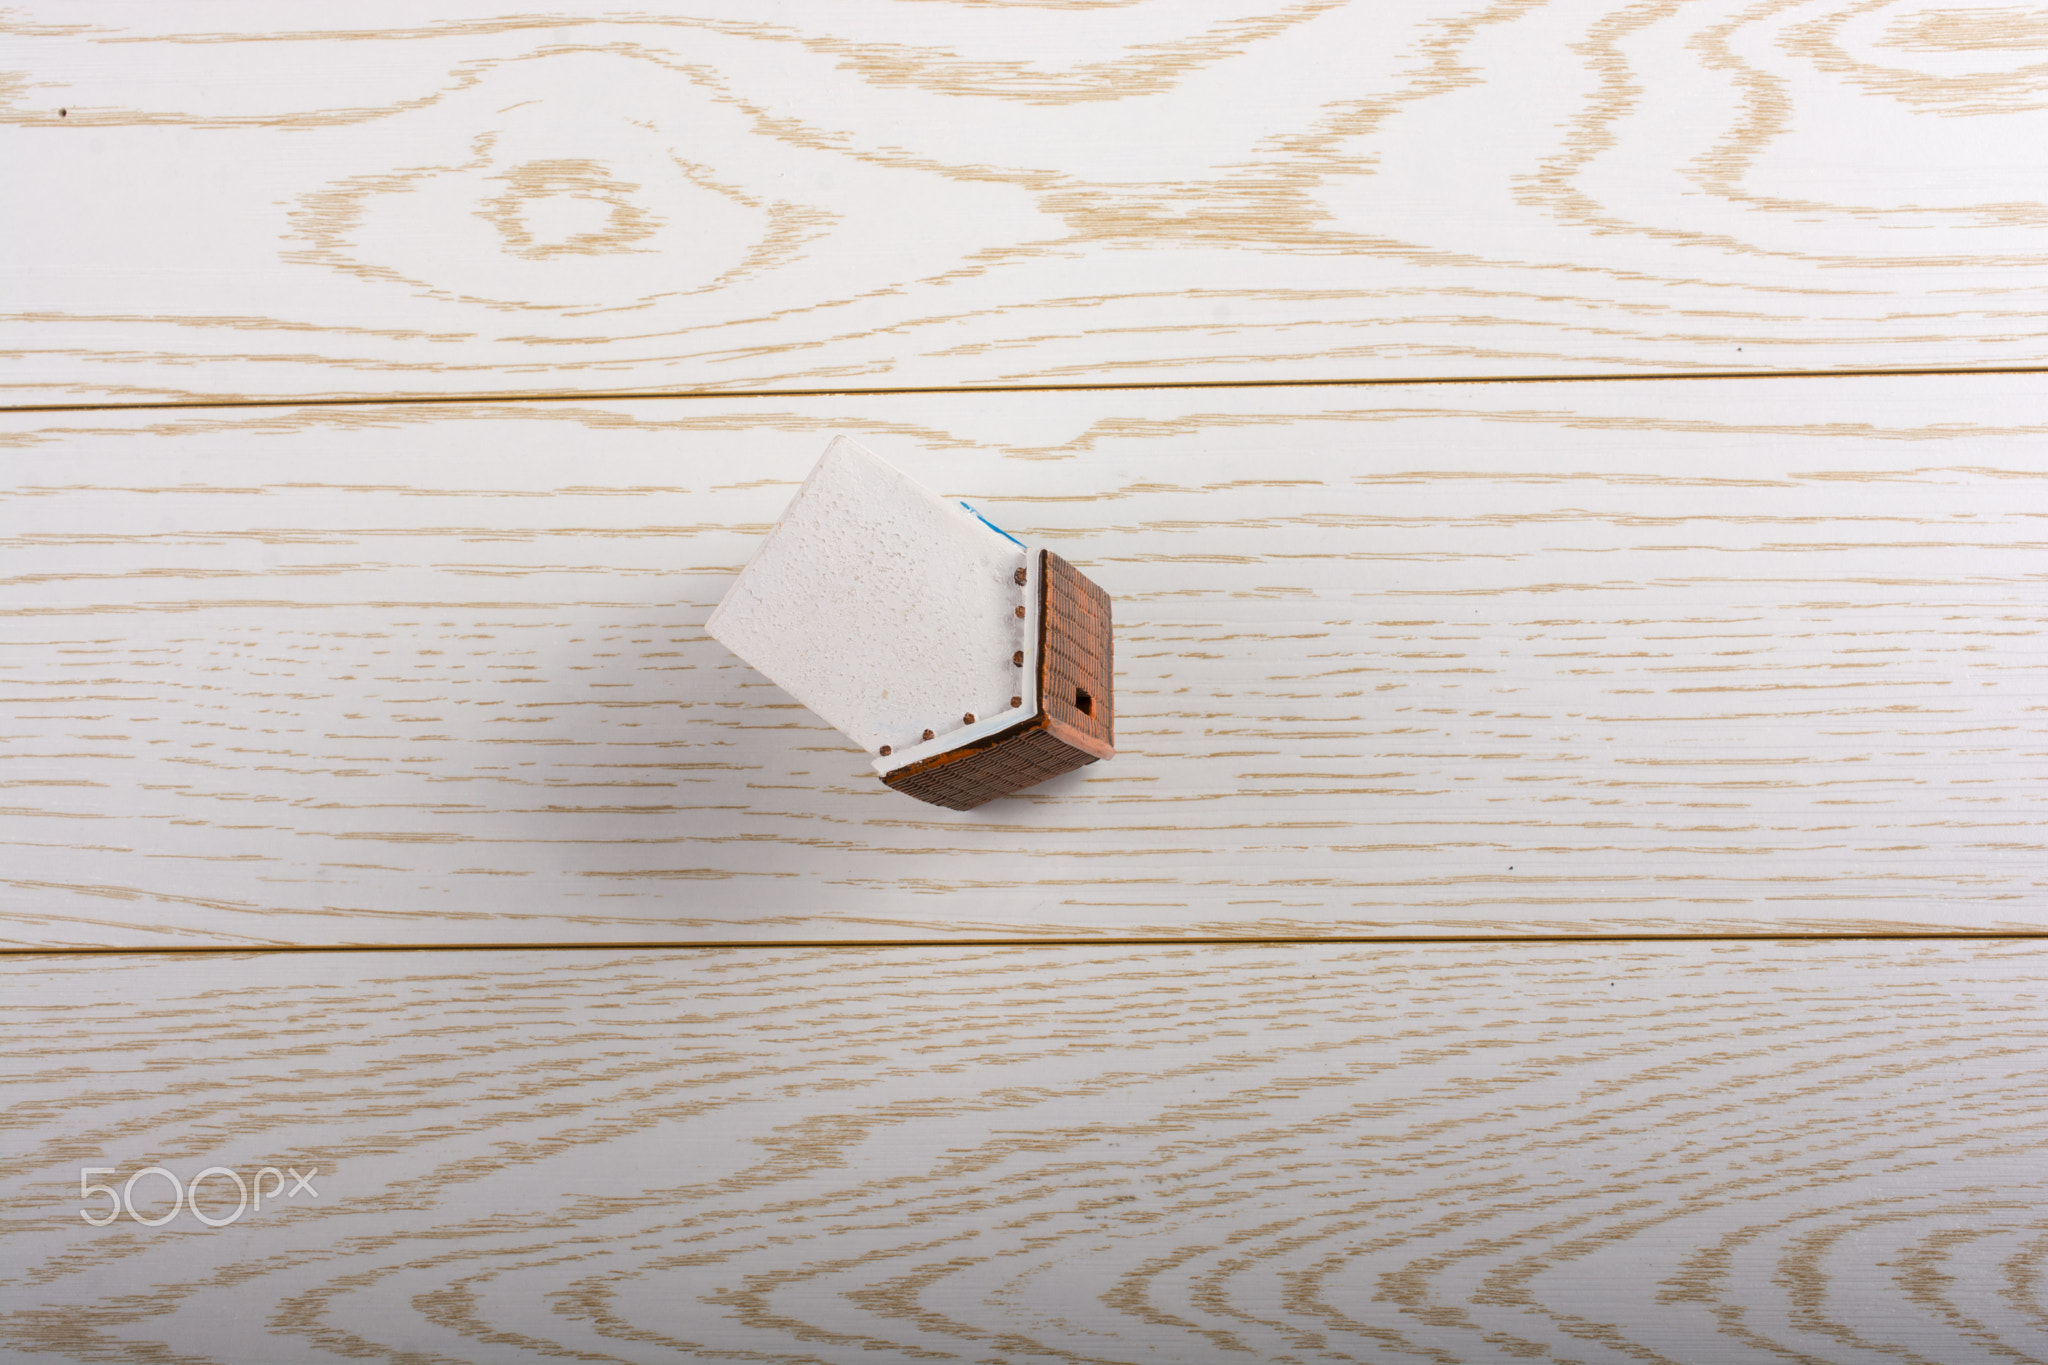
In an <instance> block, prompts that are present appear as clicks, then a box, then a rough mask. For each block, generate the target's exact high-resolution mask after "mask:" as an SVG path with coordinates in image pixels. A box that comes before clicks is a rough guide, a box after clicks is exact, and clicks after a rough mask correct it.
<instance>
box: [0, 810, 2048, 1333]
mask: <svg viewBox="0 0 2048 1365" xmlns="http://www.w3.org/2000/svg"><path fill="white" fill-rule="evenodd" d="M895 799H897V800H899V801H900V800H901V798H895ZM4 971H5V976H4V978H0V1010H4V1011H5V1013H4V1015H0V1018H4V1019H5V1021H6V1024H7V1027H6V1028H5V1029H4V1030H0V1055H4V1060H0V1066H4V1067H5V1074H6V1075H7V1078H8V1092H7V1094H8V1100H9V1101H10V1108H9V1113H8V1122H9V1129H10V1131H9V1134H8V1136H9V1139H10V1140H9V1144H8V1146H9V1149H10V1152H9V1160H8V1162H7V1164H6V1168H5V1170H4V1171H0V1195H4V1197H5V1198H6V1200H7V1203H6V1208H7V1212H8V1240H7V1251H8V1255H7V1258H6V1261H5V1266H4V1268H0V1279H4V1280H5V1282H6V1283H7V1285H8V1290H9V1292H8V1294H7V1296H6V1299H5V1301H4V1302H5V1308H4V1309H0V1355H5V1357H6V1358H7V1359H8V1360H16V1361H36V1362H54V1361H80V1362H87V1361H90V1362H100V1363H105V1362H115V1363H118V1365H160V1363H168V1362H177V1365H200V1363H201V1362H204V1361H220V1362H223V1363H224V1365H250V1363H251V1362H270V1361H329V1362H340V1361H344V1360H347V1359H351V1358H353V1359H356V1360H366V1361H385V1362H393V1361H413V1362H422V1363H424V1362H434V1363H435V1365H458V1363H459V1362H473V1363H474V1365H559V1362H561V1361H564V1360H582V1361H586V1362H592V1363H593V1365H596V1363H598V1362H603V1363H604V1365H624V1363H625V1362H656V1361H669V1360H677V1361H681V1360H689V1361H719V1362H745V1361H757V1362H778V1363H779V1365H901V1363H902V1362H921V1363H922V1365H939V1362H956V1363H957V1365H995V1363H997V1362H1000V1365H1262V1363H1264V1362H1270V1363H1271V1365H1346V1362H1350V1363H1352V1365H1365V1363H1367V1362H1370V1365H1527V1363H1528V1362H1531V1361H1538V1360H1541V1361H1549V1362H1551V1365H1567V1363H1568V1362H1575V1363H1576V1365H1793V1363H1794V1362H1800V1363H1801V1365H1937V1363H1938V1365H2011V1363H2012V1362H2020V1361H2041V1360H2044V1359H2048V1320H2044V1319H2043V1317H2042V1314H2041V1312H2040V1307H2039V1305H2040V1296H2039V1290H2038V1285H2039V1280H2040V1265H2041V1228H2042V1225H2043V1221H2044V1219H2048V1168H2044V1166H2043V1164H2042V1162H2041V1159H2040V1152H2041V1150H2042V1148H2043V1146H2044V1145H2048V1069H2044V1068H2043V1067H2042V1066H2041V1065H2040V1061H2039V1059H2040V1056H2041V1049H2042V1048H2043V1047H2044V1046H2048V1015H2044V1013H2043V1011H2042V1010H2041V1006H2040V1000H2041V995H2042V992H2043V990H2044V989H2048V951H2044V946H2043V945H2040V944H2011V943H2007V944H1984V943H1947V944H1939V945H1936V944H1928V943H1869V942H1862V943H1855V942H1851V943H1811V944H1788V943H1721V944H1704V943H1677V944H1648V943H1634V944H1621V943H1608V944H1555V943H1510V944H1501V943H1474V944H1439V945H1434V946H1429V947H1420V946H1396V945H1378V946H1360V945H1353V944H1324V945H1317V946H1312V947H1303V946H1283V945H1247V946H1242V947H1225V946H1220V945H1190V946H1186V947H1179V948H1165V947H1158V946H1148V947H1122V946H1119V947H1085V948H980V949H976V948H972V947H965V946H959V947H952V948H937V949H935V948H922V949H911V950H906V949H881V950H875V949H869V950H858V949H854V950H848V949H845V948H838V949H832V950H815V949H779V950H778V949H767V950H754V951H748V950H732V949H725V950H717V949H714V950H710V951H693V952H688V953H666V954H660V953H562V952H547V951H525V952H478V953H459V954H458V953H439V954H407V953H390V954H386V953H347V954H305V955H286V954H249V955H247V956H239V955H238V956H225V955H223V956H211V957H204V958H199V959H197V960H194V959H190V958H187V959H184V960H182V961H181V960H178V959H175V958H171V959H167V958H164V957H150V956H128V957H118V958H113V959H107V958H98V959H80V958H75V957H74V958H57V959H54V960H53V959H47V958H46V959H40V960H38V959H27V960H24V959H20V958H15V959H12V960H9V961H7V962H6V963H5V964H4ZM152 1164H161V1165H162V1166H163V1167H164V1168H165V1169H167V1170H169V1171H171V1172H173V1173H174V1174H176V1175H178V1176H179V1177H181V1178H184V1179H188V1180H189V1179H190V1178H191V1177H192V1176H194V1175H195V1174H197V1173H198V1172H199V1171H201V1170H204V1169H205V1168H207V1167H208V1166H212V1165H221V1166H226V1167H229V1168H231V1169H234V1168H240V1169H243V1170H253V1169H255V1168H258V1167H260V1166H263V1165H276V1166H280V1167H282V1166H294V1167H296V1168H297V1169H299V1170H305V1169H306V1168H307V1167H318V1168H319V1171H320V1174H319V1175H318V1176H317V1177H316V1178H315V1180H314V1182H313V1183H314V1186H315V1188H317V1189H318V1191H319V1198H318V1200H311V1199H307V1198H304V1197H301V1198H298V1199H296V1200H290V1199H288V1200H283V1201H273V1202H271V1203H267V1204H266V1205H265V1206H264V1208H263V1209H262V1211H261V1213H260V1214H255V1213H252V1214H249V1215H246V1216H244V1217H242V1218H240V1219H238V1220H236V1221H235V1222H234V1223H233V1224H232V1225H230V1226H227V1227H222V1228H218V1229H214V1228H207V1227H203V1226H201V1225H200V1224H199V1223H198V1222H197V1221H196V1220H195V1219H194V1218H193V1217H192V1215H191V1213H190V1211H189V1210H187V1211H186V1212H183V1213H180V1214H179V1215H178V1216H177V1217H176V1218H175V1219H173V1220H172V1221H170V1222H168V1223H166V1224H165V1225H164V1226H163V1227H160V1228H148V1227H143V1226H140V1225H138V1224H136V1223H134V1222H131V1221H129V1220H128V1219H127V1218H125V1217H124V1218H122V1219H121V1220H120V1221H119V1222H117V1223H114V1224H111V1225H109V1226H107V1227H91V1226H88V1225H87V1224H86V1223H85V1222H84V1221H83V1220H82V1219H80V1218H79V1216H78V1212H77V1210H79V1209H80V1208H90V1209H99V1208H104V1207H105V1200H104V1199H102V1198H100V1197H98V1196H95V1197H94V1198H92V1199H89V1200H87V1199H81V1198H80V1197H79V1174H78V1172H79V1168H80V1167H81V1166H88V1165H90V1166H96V1167H105V1168H112V1169H113V1170H114V1171H116V1172H117V1176H115V1177H102V1178H104V1179H120V1180H125V1179H126V1178H127V1177H128V1176H129V1175H131V1174H132V1173H133V1172H135V1171H137V1170H139V1169H141V1168H142V1167H144V1166H148V1165H152ZM223 1185H224V1182H222V1181H221V1180H219V1179H218V1178H216V1179H215V1180H213V1181H212V1182H209V1184H208V1187H207V1189H208V1194H209V1196H210V1198H209V1200H208V1204H209V1206H210V1207H211V1210H212V1216H214V1217H216V1218H225V1217H227V1216H229V1215H231V1214H232V1213H233V1202H234V1196H233V1193H232V1191H231V1190H225V1189H223ZM165 1188H166V1187H165V1186H164V1185H163V1184H162V1183H160V1181H158V1180H155V1179H152V1180H145V1181H143V1182H142V1183H141V1184H140V1185H139V1186H138V1187H137V1200H138V1203H139V1204H141V1205H142V1209H141V1211H142V1212H143V1214H144V1216H151V1213H152V1212H153V1209H152V1206H151V1205H150V1204H149V1203H148V1202H147V1201H149V1200H150V1199H151V1198H152V1196H154V1197H155V1198H158V1199H163V1200H164V1203H159V1204H156V1205H154V1209H157V1210H160V1209H162V1208H163V1207H164V1204H166V1203H168V1199H167V1198H166V1197H165V1196H164V1195H163V1194H162V1193H161V1192H162V1191H163V1190H164V1189H165Z"/></svg>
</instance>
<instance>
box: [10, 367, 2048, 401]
mask: <svg viewBox="0 0 2048 1365" xmlns="http://www.w3.org/2000/svg"><path fill="white" fill-rule="evenodd" d="M2027 374H2048V365H1992V366H1977V365H1939V366H1914V367H1907V368H1898V369H1886V368H1881V367H1879V368H1869V369H1855V370H1692V371H1684V372H1679V373H1660V374H1507V375H1422V376H1411V377H1405V378H1395V377H1384V378H1351V379H1186V380H1152V381H1132V382H1129V383H1113V384H964V385H961V384H918V385H903V386H898V387H886V386H884V387H874V388H843V387H842V388H818V389H666V390H664V389H611V390H592V391H589V392H570V391H560V390H554V391H545V390H536V391H533V392H528V393H466V394H413V395H398V396H391V395H382V396H358V397H344V398H219V399H200V400H192V401H178V402H162V403H22V404H0V413H64V412H178V411H185V410H188V409H199V410H208V409H214V408H317V407H329V408H339V407H450V406H461V405H477V404H487V403H626V402H647V401H653V400H669V399H707V398H754V399H764V398H887V397H903V396H912V395H925V394H971V393H1142V392H1146V391H1156V390H1185V389H1201V390H1211V389H1335V388H1388V387H1394V386H1398V385H1404V384H1418V385H1445V384H1613V383H1631V382H1644V381H1659V380H1699V379H1875V378H1899V377H1910V376H1943V375H1948V376H1961V375H2027Z"/></svg>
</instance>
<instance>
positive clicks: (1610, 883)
mask: <svg viewBox="0 0 2048 1365" xmlns="http://www.w3.org/2000/svg"><path fill="white" fill-rule="evenodd" d="M5 431H6V433H7V434H6V439H7V440H8V441H9V442H10V444H11V447H12V450H11V453H10V456H9V461H8V468H9V470H10V471H11V472H12V474H13V476H14V478H13V487H12V488H11V489H10V490H9V491H8V493H7V495H6V500H5V502H4V504H0V505H4V508H5V512H4V516H5V523H4V528H0V529H4V534H5V537H6V539H5V541H4V544H5V546H6V554H7V563H8V566H9V579H8V592H7V600H6V604H5V606H4V608H0V610H4V616H0V620H4V622H5V632H6V636H5V638H6V639H7V641H8V647H7V649H6V651H5V660H4V662H5V664H6V670H7V671H6V672H5V674H4V675H0V676H4V680H5V687H4V689H0V695H4V697H5V701H4V703H0V704H4V707H5V711H4V725H5V736H4V747H0V763H4V765H5V779H4V780H5V781H6V782H7V784H8V789H7V797H8V801H7V804H8V806H9V808H10V812H11V813H10V815H9V818H8V820H7V825H6V829H5V837H6V839H7V850H8V851H7V856H6V864H5V869H4V872H0V878H4V883H5V885H6V887H7V898H6V902H5V905H6V916H7V918H6V925H7V928H6V933H7V936H8V939H9V940H10V941H11V942H13V943H15V944H18V945H25V946H71V945H92V946H122V945H126V946H175V945H179V944H194V943H208V942H212V943H228V944H261V943H336V942H352V943H365V942H368V943H494V942H504V943H518V942H527V943H546V942H569V941H576V942H593V941H612V942H654V941H661V942H669V941H717V940H725V941H733V940H745V941H760V940H782V941H789V940H816V939H826V938H833V939H839V938H853V939H859V938H871V939H874V938H878V939H897V940H900V939H905V938H914V939H929V938H933V937H944V936H950V935H962V934H966V935H997V936H1010V935H1053V936H1060V937H1073V936H1092V935H1104V934H1111V935H1132V934H1138V935H1146V936H1155V935H1215V934H1249V935H1256V936H1273V935H1294V934H1332V933H1336V934H1400V935H1407V934H1416V933H1425V934H1442V933H1449V934H1472V933H1506V934H1531V933H1534V934H1543V933H1560V932H1568V933H1634V932H1650V933H1660V932H1679V933H1703V932H1704V933H1726V932H1757V931H1765V932H1780V931H1785V930H1801V931H1828V930H1841V931H1853V932H1872V931H1909V930H1927V929H1942V928H1947V929H1957V928H1971V929H2014V928H2027V929H2036V930H2038V929H2042V928H2048V898H2044V878H2048V859H2044V856H2043V852H2044V847H2043V840H2042V838H2041V817H2042V809H2043V802H2044V800H2048V790H2044V787H2043V782H2042V767H2041V762H2040V760H2041V757H2042V754H2043V752H2044V747H2048V746H2044V731H2048V719H2044V718H2048V701H2044V695H2043V694H2044V687H2043V681H2044V676H2048V652H2044V649H2043V641H2044V639H2048V636H2044V630H2043V628H2044V624H2048V590H2044V589H2048V541H2044V538H2043V530H2044V527H2048V520H2044V518H2048V386H2044V384H2043V383H2042V382H2041V381H2040V380H2038V379H2033V378H2026V377H1980V378H1970V379H1960V378H1955V379H1933V378H1922V379H1919V380H1915V381H1913V382H1912V383H1910V384H1905V385H1901V384H1900V383H1898V382H1897V381H1891V380H1871V379H1844V380H1796V381H1794V380H1752V381H1741V382H1736V381H1713V382H1711V383H1707V384H1701V383H1697V382H1693V381H1655V382H1650V381H1646V382H1642V383H1630V384H1612V383H1586V384H1578V385H1572V386H1569V387H1568V391H1567V390H1565V389H1561V388H1560V387H1559V386H1555V385H1551V386H1523V385H1465V386H1418V387H1415V388H1410V389H1402V390H1394V389H1387V388H1377V387H1376V388H1368V389H1353V390H1323V389H1317V390H1308V391H1277V390H1264V389H1254V390H1248V391H1235V392H1205V393H1187V392H1155V393H1146V394H1131V393H1096V394H1064V395H1006V396H995V395H972V396H969V395H951V396H944V395H929V396H921V397H903V396H898V397H890V398H869V399H859V400H855V399H813V400H802V401H789V400H774V401H769V400H727V399H718V400H701V401H691V402H682V403H678V402H668V403H641V404H602V405H582V404H576V405H553V406H550V405H541V404H522V405H507V406H484V407H470V406H459V407H449V406H415V407H410V408H398V409H393V408H379V409H375V410H368V409H334V408H300V409H293V410H289V411H282V410H280V411H257V412H209V413H204V414H182V415H171V414H163V413H146V414H109V413H101V414H74V415H67V416H62V417H58V416H41V417H38V416H30V415H23V416H18V417H16V418H13V419H11V421H10V422H9V425H8V426H7V427H6V428H5ZM832 432H847V433H850V434H853V435H854V436H856V437H857V438H858V439H860V440H862V441H863V442H865V443H867V444H869V445H870V446H871V447H872V448H874V449H875V450H877V451H879V452H881V453H882V454H884V456H885V457H887V458H891V459H893V460H896V461H898V462H900V463H901V465H902V466H903V467H904V468H905V469H906V470H908V471H909V472H911V473H912V474H913V475H915V476H917V477H919V478H921V479H923V480H925V481H926V482H927V483H928V484H930V485H931V486H933V487H935V488H938V489H941V490H943V491H945V492H948V493H955V494H959V495H962V496H966V497H971V498H972V499H973V500H974V501H975V503H976V505H977V506H980V507H982V508H983V509H984V510H986V511H987V512H988V513H989V514H990V515H991V516H993V517H994V518H995V519H996V520H997V521H998V523H1001V524H1008V525H1009V526H1011V527H1013V528H1014V529H1016V530H1018V531H1020V532H1023V533H1027V534H1029V535H1030V536H1032V537H1041V538H1043V539H1045V540H1046V541H1047V542H1048V543H1050V544H1052V545H1054V546H1055V547H1057V548H1058V549H1060V550H1061V552H1062V553H1064V554H1066V555H1068V556H1069V557H1070V558H1072V559H1073V560H1074V561H1075V562H1076V563H1077V564H1080V565H1082V566H1083V567H1084V569H1085V570H1086V571H1087V572H1089V573H1091V574H1092V575H1094V576H1096V577H1097V578H1098V580H1099V581H1100V582H1102V583H1103V584H1104V586H1105V587H1106V588H1108V590H1109V591H1110V592H1111V593H1112V594H1113V595H1114V597H1115V600H1116V611H1117V670H1118V681H1117V688H1118V694H1117V701H1118V744H1119V749H1120V753H1119V756H1118V758H1117V759H1115V760H1114V761H1113V762H1110V763H1106V764H1101V765H1097V766H1096V767H1093V768H1090V769H1086V770H1084V771H1082V772H1081V773H1077V774H1073V775H1070V776H1069V777H1067V778H1063V779H1059V780H1057V781H1055V782H1053V783H1051V784H1048V785H1046V786H1045V787H1042V788H1039V789H1035V790H1033V791H1030V792H1027V793H1023V794H1020V795H1019V796H1017V797H1014V798H1009V799H1006V800H1003V801H999V802H996V803H993V804H991V805H989V806H986V807H983V808H982V809H981V810H979V811H975V812H972V813H967V814H960V813H954V812H948V811H943V810H940V809H938V808H935V807H928V806H924V805H922V804H919V803H917V802H914V801H911V800H909V799H908V798H905V797H903V796H901V795H899V794H896V793H893V792H890V791H888V790H886V789H884V788H883V787H882V786H881V785H880V784H879V782H877V780H876V779H875V778H874V776H873V774H872V772H870V771H869V770H868V768H867V760H866V757H865V756H864V755H863V754H862V753H860V752H859V751H858V750H856V749H855V748H854V747H853V746H851V745H850V744H849V743H848V742H846V741H845V740H844V739H842V738H841V737H840V736H838V735H837V734H836V733H835V732H833V731H831V730H830V729H829V728H827V727H825V726H824V724H823V723H822V722H820V721H818V720H817V719H816V718H815V717H813V716H811V715H810V713H809V712H807V711H805V710H803V709H802V708H801V707H799V706H797V705H796V704H795V703H793V702H792V701H791V700H790V699H789V698H788V697H787V696H785V695H784V694H783V693H781V691H780V690H779V689H777V688H775V687H773V686H772V685H770V684H768V683H767V682H766V681H765V680H764V679H762V678H761V677H760V676H759V675H758V674H756V673H754V672H753V671H752V670H751V669H750V668H748V667H747V666H746V665H744V664H743V663H741V662H739V661H738V660H737V659H735V658H734V657H733V656H732V655H730V654H729V653H727V652H726V651H725V650H724V649H723V647H721V646H719V645H718V644H716V643H715V642H713V641H711V640H710V639H709V638H708V637H706V636H705V635H704V634H703V631H702V623H703V620H704V617H705V615H706V614H707V613H708V611H709V609H710V608H711V606H712V605H713V604H714V603H715V602H716V601H717V600H718V598H719V597H720V595H721V594H722V593H723V592H724V590H725V586H726V584H727V583H728V582H729V581H730V578H731V575H732V574H733V573H734V572H736V571H737V569H738V566H739V565H740V564H741V563H742V562H743V561H744V559H745V557H746V555H747V554H748V553H749V551H750V549H751V547H752V545H753V544H754V543H756V541H757V540H758V537H759V536H760V535H761V533H762V532H763V531H764V530H765V528H766V526H767V524H768V523H769V522H770V520H771V519H772V518H773V517H774V515H775V514H776V512H777V511H778V510H779V509H780V508H781V506H782V504H783V503H784V502H785V501H786V500H787V498H788V497H789V495H790V493H791V492H792V490H793V489H794V487H795V485H796V483H797V481H798V480H799V479H800V478H801V477H802V476H803V474H804V473H805V472H806V471H807V470H808V468H809V467H810V465H811V463H812V461H813V460H814V459H815V458H816V457H817V454H818V452H819V451H820V450H821V449H822V448H823V447H824V445H825V443H826V441H827V439H828V437H829V434H830V433H832Z"/></svg>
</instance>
